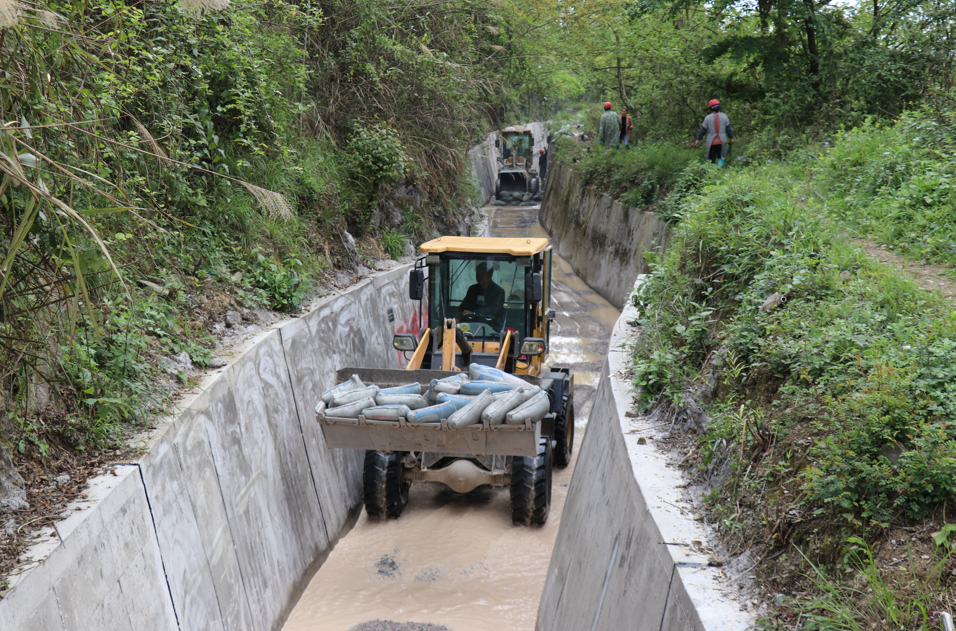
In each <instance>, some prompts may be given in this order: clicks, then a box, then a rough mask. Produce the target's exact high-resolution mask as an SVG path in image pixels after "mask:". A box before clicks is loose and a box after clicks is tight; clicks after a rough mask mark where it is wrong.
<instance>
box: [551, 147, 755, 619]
mask: <svg viewBox="0 0 956 631" xmlns="http://www.w3.org/2000/svg"><path fill="white" fill-rule="evenodd" d="M539 220H540V222H541V224H542V226H543V227H544V228H545V229H546V230H547V231H548V233H549V234H550V235H551V239H552V242H555V243H556V246H555V249H556V250H557V253H558V254H559V255H560V256H561V257H562V258H564V259H565V260H567V261H568V262H569V263H570V264H571V266H572V268H573V269H574V272H575V273H576V274H577V275H578V276H579V277H581V278H582V279H583V280H584V281H585V282H586V283H587V284H588V285H589V286H590V287H591V288H592V289H594V290H595V291H597V292H598V293H600V294H601V295H602V296H604V297H605V298H606V299H607V300H608V301H609V302H611V303H612V304H614V305H615V306H617V307H618V308H623V311H622V313H621V316H620V318H619V319H618V321H617V324H616V325H615V328H614V331H613V333H612V336H611V340H610V343H609V345H608V349H609V351H608V356H607V360H606V361H605V364H604V369H603V372H602V374H601V380H600V382H599V385H598V391H597V395H596V397H595V401H594V404H593V407H592V409H591V413H590V414H589V417H588V425H587V431H586V432H585V433H584V439H583V441H581V444H580V445H578V448H579V449H580V452H579V453H578V460H577V465H576V466H575V469H574V475H573V477H572V479H571V485H570V487H569V489H568V497H567V501H566V503H565V506H564V512H563V514H562V516H561V525H560V527H559V529H558V535H557V539H556V541H555V547H554V551H553V553H552V556H551V563H550V566H549V568H548V575H547V578H546V581H545V587H544V592H543V594H542V597H541V602H540V605H539V608H538V619H537V625H536V628H537V630H538V631H582V630H587V629H590V630H591V631H603V630H608V629H628V630H631V631H677V630H690V629H693V630H696V631H704V630H709V631H714V630H728V631H729V630H743V629H745V628H747V627H748V625H749V624H750V623H751V622H752V615H751V614H750V613H748V612H747V611H745V610H744V608H742V607H741V604H742V603H740V602H737V601H736V600H734V595H733V594H728V593H726V592H725V591H724V589H723V588H722V586H721V583H720V582H719V579H720V570H719V569H718V568H716V567H711V565H710V563H711V556H712V554H713V553H712V552H711V551H710V550H709V548H708V547H707V546H706V544H705V542H707V541H708V537H709V534H708V532H706V531H705V529H704V527H703V526H701V524H700V523H699V522H695V521H693V520H692V519H691V518H690V515H691V514H692V512H691V511H690V510H687V509H681V508H679V506H680V505H681V504H684V505H685V506H687V504H686V501H685V498H683V497H682V496H681V490H680V489H681V488H683V487H684V486H685V480H684V479H683V474H682V472H681V471H680V470H679V469H677V468H675V467H671V466H668V464H667V458H666V455H665V454H663V453H661V452H660V451H659V450H658V449H657V448H656V447H655V446H654V445H655V444H656V441H657V439H658V438H661V434H662V433H663V431H664V430H662V429H660V428H657V427H656V426H655V425H654V424H653V423H652V422H650V421H648V420H646V419H640V418H631V417H628V416H626V413H627V412H629V411H631V410H632V409H633V403H632V400H633V393H632V392H631V384H630V381H629V380H628V379H627V378H626V377H623V375H624V374H626V371H627V369H628V352H629V351H628V346H629V344H628V342H629V340H630V339H631V338H632V337H633V336H634V335H636V334H637V330H636V329H633V328H632V327H630V326H629V325H628V324H627V322H630V321H633V320H636V319H637V317H638V315H639V314H638V312H637V310H636V309H635V308H634V307H633V306H632V305H631V304H628V301H627V297H628V296H629V295H630V294H631V292H632V291H633V290H634V288H635V287H636V286H637V285H639V284H640V283H641V282H643V280H644V278H645V277H644V276H643V274H645V273H646V272H647V265H646V263H645V261H644V257H643V254H644V253H645V252H648V251H654V252H662V251H663V250H664V249H665V248H666V247H667V245H668V242H669V240H670V233H669V229H668V227H667V225H666V224H665V223H664V222H663V221H661V220H660V219H658V218H657V216H656V215H654V213H649V212H644V211H642V210H640V209H637V208H631V209H626V208H624V207H623V206H622V205H621V203H620V202H618V201H616V200H614V199H612V198H610V197H609V196H607V195H605V194H603V193H601V192H600V191H597V190H594V189H590V188H588V187H585V186H584V185H583V184H581V182H580V178H579V177H578V176H577V174H576V173H575V172H574V170H573V169H572V168H571V167H570V166H567V165H554V167H553V169H551V170H550V172H549V174H548V180H547V183H546V185H545V196H544V203H543V204H542V208H541V212H540V216H539ZM642 440H643V442H641V441H642ZM688 508H690V507H689V506H688Z"/></svg>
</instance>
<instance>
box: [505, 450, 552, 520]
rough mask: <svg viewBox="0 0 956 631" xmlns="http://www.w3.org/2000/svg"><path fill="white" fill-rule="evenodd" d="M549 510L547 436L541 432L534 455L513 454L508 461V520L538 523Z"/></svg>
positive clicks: (549, 457) (549, 488)
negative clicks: (509, 494)
mask: <svg viewBox="0 0 956 631" xmlns="http://www.w3.org/2000/svg"><path fill="white" fill-rule="evenodd" d="M550 511H551V439H550V438H548V437H547V436H542V437H541V441H540V442H539V443H538V455H536V456H534V457H533V458H532V457H530V456H515V457H514V458H513V459H512V461H511V521H512V523H514V524H515V525H519V526H520V525H524V526H540V525H542V524H544V522H546V521H547V520H548V513H549V512H550Z"/></svg>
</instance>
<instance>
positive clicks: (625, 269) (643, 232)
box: [539, 164, 670, 309]
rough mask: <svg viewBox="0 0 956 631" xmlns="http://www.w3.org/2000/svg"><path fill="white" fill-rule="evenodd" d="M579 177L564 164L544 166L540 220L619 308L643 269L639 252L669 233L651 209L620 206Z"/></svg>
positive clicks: (657, 245)
mask: <svg viewBox="0 0 956 631" xmlns="http://www.w3.org/2000/svg"><path fill="white" fill-rule="evenodd" d="M580 180H581V178H580V177H577V176H576V175H575V173H574V170H573V169H572V168H571V167H570V166H568V165H562V164H555V165H553V166H552V167H549V168H548V181H547V182H546V183H545V189H544V191H545V192H544V202H543V203H542V204H541V213H540V216H539V221H540V222H541V225H542V226H543V227H544V229H545V230H547V232H548V234H549V235H551V240H552V242H553V243H554V244H555V250H556V251H557V253H558V255H559V256H561V258H563V259H565V260H566V261H568V262H569V263H570V264H571V267H573V268H574V272H575V273H576V274H577V275H578V276H580V277H581V279H583V280H584V282H586V283H587V284H588V285H590V286H591V288H592V289H594V290H595V291H596V292H598V293H599V294H601V295H602V296H604V298H605V299H607V300H608V302H610V303H611V304H613V305H614V306H616V307H617V308H618V309H620V308H621V307H622V306H623V305H624V301H625V300H626V299H627V295H628V294H629V293H630V291H631V286H632V285H633V284H634V279H635V278H637V275H638V274H643V273H646V272H647V271H648V268H647V264H646V263H645V262H644V253H645V252H648V251H663V250H664V249H665V248H666V247H667V244H668V241H669V240H670V232H669V230H668V228H667V224H665V223H664V222H663V221H661V220H660V219H658V217H657V215H655V214H654V213H649V212H644V211H642V210H640V209H638V208H630V209H628V208H624V206H623V205H622V204H621V203H620V202H618V201H615V200H614V199H611V197H609V196H608V195H605V194H603V193H601V192H600V191H597V190H594V189H591V188H588V187H585V186H584V185H583V184H581V182H580Z"/></svg>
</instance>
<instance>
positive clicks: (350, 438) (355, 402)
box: [316, 237, 574, 525]
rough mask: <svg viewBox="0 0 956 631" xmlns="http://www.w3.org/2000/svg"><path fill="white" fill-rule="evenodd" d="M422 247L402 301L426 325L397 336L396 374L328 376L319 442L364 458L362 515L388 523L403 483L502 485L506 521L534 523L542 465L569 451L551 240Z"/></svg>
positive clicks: (568, 392) (543, 491)
mask: <svg viewBox="0 0 956 631" xmlns="http://www.w3.org/2000/svg"><path fill="white" fill-rule="evenodd" d="M421 251H422V253H423V254H424V256H423V257H422V258H420V259H419V260H418V261H416V263H415V266H414V268H413V269H412V270H411V271H410V273H409V297H410V299H411V300H414V301H418V302H419V309H420V310H421V312H422V316H423V321H425V320H424V316H425V314H426V313H427V322H428V326H427V328H423V329H422V331H421V337H420V338H419V337H417V336H415V335H411V334H400V335H396V336H395V337H394V338H393V340H392V344H393V346H394V347H395V348H396V349H398V350H399V351H403V352H404V354H405V357H406V360H407V363H406V366H405V369H404V370H387V369H376V368H351V367H348V368H342V369H340V370H338V371H337V373H336V384H337V385H336V386H335V387H333V388H332V390H330V391H329V392H327V393H325V394H323V400H322V401H321V402H319V404H318V405H317V407H316V418H317V420H318V422H319V424H320V425H321V427H322V431H323V434H324V435H325V440H326V443H327V445H328V446H329V447H330V448H346V449H363V450H365V469H364V478H363V482H364V502H365V509H366V511H367V513H368V514H369V516H370V517H373V518H397V517H398V516H400V515H401V513H402V510H403V509H404V508H405V505H406V503H407V502H408V493H409V489H410V487H411V486H412V484H413V483H416V482H419V483H425V482H439V483H442V484H445V485H446V486H448V487H449V488H451V489H452V490H453V491H456V492H459V493H467V492H470V491H472V490H474V489H476V488H478V487H479V486H485V485H488V486H491V487H508V488H509V489H510V493H511V517H512V521H513V522H514V523H515V524H526V525H540V524H543V523H544V522H545V520H546V519H547V517H548V512H549V510H550V505H551V472H552V466H557V467H566V466H567V465H568V463H569V461H570V458H571V451H572V449H573V444H574V377H573V375H572V374H571V372H570V370H569V369H567V368H560V367H550V368H545V365H546V364H547V356H548V348H549V340H550V326H551V322H552V320H553V319H554V316H555V312H554V310H553V309H551V308H550V302H551V246H550V245H549V244H548V240H547V239H540V238H529V239H525V238H521V239H516V238H509V239H501V238H472V237H440V238H438V239H434V240H432V241H429V242H427V243H425V244H423V245H422V246H421ZM413 403H415V405H412V404H413ZM402 404H407V405H402ZM422 406H426V407H422ZM509 406H510V407H509Z"/></svg>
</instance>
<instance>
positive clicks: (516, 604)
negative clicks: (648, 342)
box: [283, 207, 619, 631]
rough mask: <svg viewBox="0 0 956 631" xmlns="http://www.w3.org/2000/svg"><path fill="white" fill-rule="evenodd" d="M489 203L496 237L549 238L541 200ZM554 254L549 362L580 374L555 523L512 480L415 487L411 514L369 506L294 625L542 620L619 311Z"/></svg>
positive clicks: (463, 625) (513, 629)
mask: <svg viewBox="0 0 956 631" xmlns="http://www.w3.org/2000/svg"><path fill="white" fill-rule="evenodd" d="M486 210H487V212H488V213H489V215H490V219H491V234H492V236H495V237H527V236H547V235H546V234H545V233H544V230H543V229H542V228H541V226H539V225H538V221H537V213H538V209H537V208H523V207H522V208H507V207H504V208H501V207H491V208H489V209H486ZM554 263H555V264H554V267H553V272H554V281H555V282H554V285H553V288H552V303H551V306H552V308H553V309H555V311H556V312H557V316H556V318H555V320H554V322H553V323H552V327H551V350H550V354H549V360H548V363H549V365H559V366H569V367H570V368H571V369H572V372H573V374H574V375H575V390H574V402H575V433H576V436H575V450H574V458H572V462H571V465H570V466H568V467H567V468H566V469H563V470H562V469H555V470H554V479H553V495H552V504H551V513H550V515H549V516H548V521H547V523H546V524H545V525H544V526H542V527H540V528H518V527H515V526H513V525H512V524H511V515H510V512H509V494H508V490H507V489H501V490H497V491H494V490H483V489H479V490H477V491H474V492H472V493H469V494H466V495H459V494H456V493H452V492H451V491H448V490H447V489H444V487H442V486H440V485H437V484H436V485H429V486H421V485H416V486H413V487H412V489H411V492H410V496H409V502H408V505H407V506H406V508H405V511H404V512H403V513H402V516H401V518H400V519H398V520H390V521H387V522H370V521H369V520H368V518H367V516H366V515H365V513H364V511H363V512H362V515H361V516H360V517H359V519H358V522H357V523H356V524H355V526H354V527H353V528H352V530H351V531H350V532H349V533H348V534H347V535H346V536H345V537H343V538H342V539H341V540H340V541H339V543H338V544H337V545H336V546H335V549H334V550H333V551H332V552H331V554H330V555H329V558H328V559H327V560H326V561H325V563H324V564H323V565H322V567H321V568H320V569H319V571H318V572H317V573H316V575H315V576H314V577H313V579H312V581H311V582H310V583H309V585H308V587H307V588H306V589H305V592H304V593H303V595H302V597H301V599H300V600H299V602H298V603H297V604H296V606H295V608H294V609H293V611H292V613H291V614H290V615H289V619H288V621H287V622H286V624H285V626H284V627H283V631H349V630H352V629H354V628H359V629H373V628H374V629H376V630H377V629H382V630H385V629H389V630H395V631H399V630H408V631H411V630H413V629H435V628H436V627H430V626H428V625H438V628H441V627H444V628H446V629H449V630H451V631H488V630H494V631H505V630H507V631H523V630H527V631H531V630H533V629H534V625H535V620H536V619H537V613H538V601H539V600H540V599H541V590H542V589H543V588H544V580H545V575H546V573H547V571H548V563H549V561H550V560H551V549H552V547H553V546H554V540H555V537H556V536H557V532H558V524H559V523H560V519H561V511H562V509H563V508H564V501H565V497H566V496H567V491H568V485H569V484H570V482H571V474H572V472H573V470H574V464H575V461H576V456H577V447H578V446H579V445H580V442H581V439H582V437H583V434H584V428H585V426H586V425H587V417H588V413H589V412H590V409H591V403H592V401H593V399H594V393H595V388H596V386H597V382H598V378H599V376H600V371H601V367H602V365H603V362H604V356H605V355H606V353H607V344H608V339H609V337H610V331H611V328H612V327H613V326H614V322H615V321H616V320H617V317H618V315H619V312H618V311H617V309H615V308H614V307H613V306H612V305H611V304H610V303H608V302H607V301H606V300H604V299H603V298H601V297H600V296H599V295H598V294H596V293H595V292H594V291H593V290H592V289H591V288H590V287H588V286H587V285H586V284H585V283H584V282H583V281H581V279H580V278H578V277H577V276H575V275H574V272H573V271H572V270H571V267H570V265H568V264H567V262H565V261H563V260H561V259H559V258H557V257H555V260H554ZM378 621H387V622H378ZM402 623H406V624H402ZM407 623H418V624H407Z"/></svg>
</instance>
